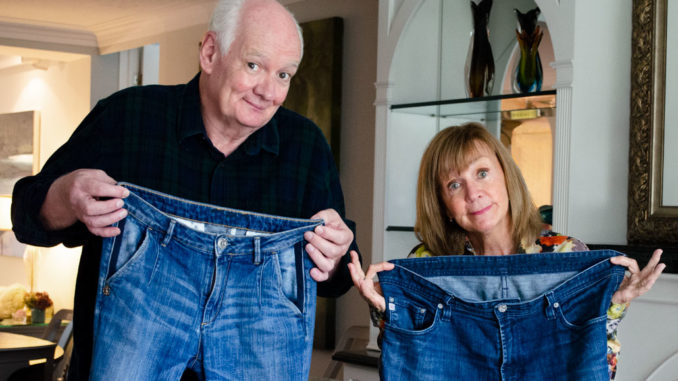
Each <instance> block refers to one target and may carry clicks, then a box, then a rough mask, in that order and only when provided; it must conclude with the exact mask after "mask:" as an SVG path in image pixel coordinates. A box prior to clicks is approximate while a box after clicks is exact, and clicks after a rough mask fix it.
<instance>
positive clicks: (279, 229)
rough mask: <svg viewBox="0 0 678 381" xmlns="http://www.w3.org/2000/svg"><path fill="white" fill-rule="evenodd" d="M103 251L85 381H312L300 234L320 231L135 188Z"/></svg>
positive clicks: (311, 224)
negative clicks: (185, 379) (189, 380)
mask: <svg viewBox="0 0 678 381" xmlns="http://www.w3.org/2000/svg"><path fill="white" fill-rule="evenodd" d="M121 185H123V186H125V187H127V188H128V189H129V190H130V191H131V193H130V196H129V197H127V198H126V199H125V208H126V209H127V211H128V212H129V214H128V216H127V217H126V218H125V219H124V220H122V221H120V222H119V223H118V226H119V227H120V229H121V231H122V233H121V234H120V235H118V236H117V237H113V238H109V239H105V240H104V244H103V249H102V257H101V266H100V270H99V282H98V290H97V291H98V293H97V301H96V307H95V321H94V350H93V358H92V368H91V373H90V376H91V379H92V380H144V381H146V380H179V379H180V377H181V375H182V373H183V371H184V369H186V368H191V369H193V370H194V371H195V372H196V373H197V374H198V376H199V378H201V379H208V380H273V379H275V380H301V379H306V378H307V377H308V372H309V368H310V360H311V350H312V344H313V328H314V319H315V302H316V283H315V281H313V280H312V279H311V278H310V275H309V271H310V269H311V268H312V267H313V263H312V262H311V260H310V259H309V258H308V255H307V254H306V253H305V251H304V239H303V234H304V232H306V231H308V230H312V229H313V228H315V227H316V226H318V225H319V224H321V223H322V220H304V219H295V218H285V217H277V216H270V215H264V214H258V213H251V212H245V211H239V210H234V209H227V208H221V207H216V206H212V205H207V204H201V203H196V202H191V201H188V200H183V199H179V198H176V197H172V196H169V195H166V194H162V193H159V192H155V191H152V190H149V189H145V188H141V187H138V186H134V185H131V184H124V183H123V184H121Z"/></svg>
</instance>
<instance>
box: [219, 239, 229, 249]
mask: <svg viewBox="0 0 678 381" xmlns="http://www.w3.org/2000/svg"><path fill="white" fill-rule="evenodd" d="M226 246H228V240H227V239H226V238H223V237H222V238H219V239H218V240H217V247H218V248H219V250H224V249H225V248H226Z"/></svg>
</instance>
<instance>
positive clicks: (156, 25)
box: [92, 3, 213, 54]
mask: <svg viewBox="0 0 678 381" xmlns="http://www.w3.org/2000/svg"><path fill="white" fill-rule="evenodd" d="M212 9H213V5H212V4H211V3H201V4H194V5H189V6H186V7H183V8H181V9H177V8H176V7H175V8H170V9H165V10H162V11H159V12H158V13H155V14H153V15H148V14H145V15H135V16H130V17H125V18H120V19H117V20H113V21H111V22H108V23H103V24H99V25H97V26H95V27H94V28H92V29H93V32H94V33H95V34H96V36H97V38H98V41H99V50H100V51H101V53H102V54H103V53H111V52H114V51H116V50H119V49H117V48H116V47H121V46H128V45H130V43H133V42H135V41H143V40H148V39H150V38H153V37H156V36H158V35H160V34H163V33H167V32H172V31H175V30H180V29H183V28H188V27H192V26H196V25H204V26H205V29H207V23H208V22H209V18H210V15H211V14H212Z"/></svg>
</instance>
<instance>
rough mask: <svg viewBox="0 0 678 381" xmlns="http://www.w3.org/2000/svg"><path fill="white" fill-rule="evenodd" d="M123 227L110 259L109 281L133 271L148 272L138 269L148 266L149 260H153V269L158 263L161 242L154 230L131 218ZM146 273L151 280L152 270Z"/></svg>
mask: <svg viewBox="0 0 678 381" xmlns="http://www.w3.org/2000/svg"><path fill="white" fill-rule="evenodd" d="M129 218H130V217H128V219H129ZM121 229H122V233H121V234H120V236H119V239H118V241H117V244H116V245H115V246H114V248H113V252H112V253H111V256H110V259H109V261H108V271H107V276H106V279H107V282H108V283H111V282H115V281H120V279H122V278H124V277H125V275H126V274H129V273H131V272H135V273H137V272H138V273H147V271H137V270H139V269H140V268H142V267H147V266H146V265H145V262H147V261H149V260H150V261H152V262H153V263H151V264H149V265H150V268H151V269H153V268H155V264H156V263H155V262H156V259H157V252H158V245H159V243H158V242H157V240H155V239H154V238H153V235H154V232H153V230H151V229H148V228H146V227H144V226H142V225H139V224H136V223H134V221H130V220H128V221H125V223H124V225H123V226H121ZM146 275H147V277H146V279H147V280H148V281H149V282H150V279H151V275H152V272H151V274H146Z"/></svg>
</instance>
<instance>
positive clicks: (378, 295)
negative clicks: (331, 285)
mask: <svg viewBox="0 0 678 381" xmlns="http://www.w3.org/2000/svg"><path fill="white" fill-rule="evenodd" d="M393 267H395V265H394V264H393V263H389V262H381V263H377V264H374V265H370V266H369V267H368V268H367V274H365V273H364V272H363V269H362V267H361V266H360V261H359V260H358V253H356V252H355V251H353V250H351V263H349V264H348V270H349V271H350V272H351V279H353V284H354V285H355V287H356V288H357V289H358V291H359V292H360V295H362V297H363V299H365V300H366V301H367V303H369V304H370V305H371V306H373V307H375V308H376V309H378V310H379V311H381V312H383V311H385V310H386V300H385V299H384V295H383V293H382V292H381V287H379V282H375V281H374V277H375V276H376V275H377V273H378V272H380V271H388V270H393Z"/></svg>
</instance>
